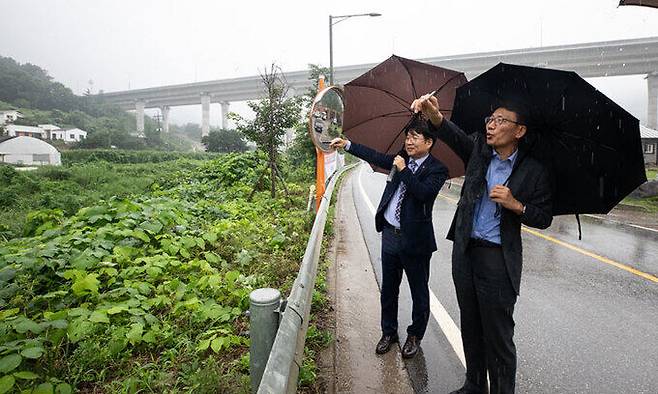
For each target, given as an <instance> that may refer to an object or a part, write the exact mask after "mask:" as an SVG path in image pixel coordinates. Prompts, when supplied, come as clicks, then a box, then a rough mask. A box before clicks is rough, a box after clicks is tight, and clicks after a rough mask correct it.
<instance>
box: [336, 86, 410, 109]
mask: <svg viewBox="0 0 658 394" xmlns="http://www.w3.org/2000/svg"><path fill="white" fill-rule="evenodd" d="M349 86H351V87H355V88H366V89H373V90H377V91H380V92H384V93H386V94H387V95H389V96H391V98H393V99H394V100H395V101H396V102H397V103H398V104H400V105H401V106H403V107H405V108H407V107H409V106H410V105H411V103H409V104H407V102H406V101H404V99H403V98H402V97H399V96H397V95H396V94H395V93H392V92H389V91H388V90H385V89H380V88H373V87H372V86H365V85H356V84H355V85H349Z"/></svg>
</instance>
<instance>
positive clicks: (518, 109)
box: [497, 99, 528, 126]
mask: <svg viewBox="0 0 658 394" xmlns="http://www.w3.org/2000/svg"><path fill="white" fill-rule="evenodd" d="M497 108H505V109H506V110H508V111H512V112H514V113H515V114H516V121H517V122H518V123H520V124H522V125H524V126H527V121H528V110H527V106H526V105H524V104H523V103H522V102H521V101H519V100H515V99H505V100H500V101H498V103H497Z"/></svg>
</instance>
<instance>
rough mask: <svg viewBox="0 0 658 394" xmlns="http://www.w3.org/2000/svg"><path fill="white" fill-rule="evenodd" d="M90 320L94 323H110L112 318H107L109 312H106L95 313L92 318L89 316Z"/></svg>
mask: <svg viewBox="0 0 658 394" xmlns="http://www.w3.org/2000/svg"><path fill="white" fill-rule="evenodd" d="M89 320H90V321H93V322H94V323H109V322H110V318H109V317H107V312H105V311H93V312H91V316H89Z"/></svg>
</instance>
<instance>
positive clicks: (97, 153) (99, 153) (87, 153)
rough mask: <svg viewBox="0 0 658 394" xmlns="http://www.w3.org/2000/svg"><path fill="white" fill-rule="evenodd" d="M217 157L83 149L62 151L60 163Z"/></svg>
mask: <svg viewBox="0 0 658 394" xmlns="http://www.w3.org/2000/svg"><path fill="white" fill-rule="evenodd" d="M215 157H217V155H216V154H214V153H206V152H162V151H134V150H120V149H84V150H70V151H64V152H62V164H64V165H71V164H74V163H94V162H98V161H106V162H108V163H123V164H126V163H132V164H135V163H160V162H163V161H172V160H178V159H192V160H206V159H212V158H215Z"/></svg>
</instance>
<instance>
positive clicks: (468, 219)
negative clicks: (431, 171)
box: [411, 95, 552, 394]
mask: <svg viewBox="0 0 658 394" xmlns="http://www.w3.org/2000/svg"><path fill="white" fill-rule="evenodd" d="M411 107H412V109H413V110H414V111H416V112H417V111H422V112H423V114H425V116H427V118H428V119H429V120H430V122H429V123H430V124H429V126H430V128H432V129H433V132H434V133H436V135H437V136H438V138H440V139H441V140H443V141H444V142H445V143H446V144H448V145H449V146H450V147H451V148H452V150H453V151H455V152H456V153H457V154H458V155H459V156H460V157H461V159H462V160H463V161H464V163H466V175H465V177H464V185H463V187H462V190H461V197H460V199H459V203H458V204H457V211H456V212H455V217H454V219H453V222H452V225H451V227H450V230H449V232H448V239H450V240H452V241H453V249H452V276H453V281H454V284H455V290H456V293H457V301H458V303H459V311H460V321H461V333H462V341H463V344H464V354H465V357H466V382H465V384H464V386H463V387H462V388H461V389H459V390H456V391H453V393H457V394H470V393H486V392H487V372H488V374H489V382H490V386H491V387H490V388H491V392H492V393H513V392H514V389H515V384H516V347H515V345H514V341H513V336H514V318H513V313H514V305H515V303H516V298H517V296H518V294H519V286H520V283H521V266H522V248H521V224H522V223H523V224H525V225H527V226H531V227H536V228H547V227H548V226H550V224H551V221H552V214H551V188H550V182H549V175H548V172H547V169H546V168H544V167H543V166H542V165H541V164H540V163H539V162H538V161H536V160H534V159H533V158H531V157H529V156H527V155H526V152H524V151H523V150H522V149H518V148H519V142H520V140H521V139H522V138H523V136H524V135H525V133H526V131H527V126H526V123H525V119H524V117H523V110H522V107H521V106H519V103H505V104H501V106H500V107H499V108H497V109H496V110H495V111H494V112H493V114H492V115H491V116H489V117H487V118H486V119H485V120H484V123H485V127H486V134H483V133H474V134H471V135H466V134H465V133H464V132H463V131H462V130H461V129H459V127H457V126H456V125H455V124H454V123H452V122H450V121H449V120H447V119H444V117H443V115H442V114H441V112H440V110H439V105H438V102H437V100H436V98H434V97H431V96H429V95H426V96H423V97H421V98H419V99H417V100H415V101H414V102H413V104H412V106H411Z"/></svg>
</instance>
